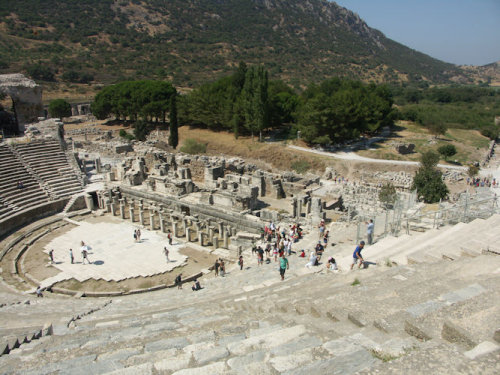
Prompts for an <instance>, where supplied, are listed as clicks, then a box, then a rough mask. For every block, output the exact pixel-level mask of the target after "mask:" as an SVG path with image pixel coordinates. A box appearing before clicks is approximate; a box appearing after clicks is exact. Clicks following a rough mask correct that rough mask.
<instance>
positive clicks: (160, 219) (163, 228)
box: [158, 212, 165, 233]
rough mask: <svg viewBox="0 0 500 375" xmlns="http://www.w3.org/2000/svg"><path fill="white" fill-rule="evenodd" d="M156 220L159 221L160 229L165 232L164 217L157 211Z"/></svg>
mask: <svg viewBox="0 0 500 375" xmlns="http://www.w3.org/2000/svg"><path fill="white" fill-rule="evenodd" d="M158 220H159V221H160V231H161V232H162V233H165V218H164V217H163V214H162V213H161V212H158Z"/></svg>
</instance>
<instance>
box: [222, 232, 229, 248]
mask: <svg viewBox="0 0 500 375" xmlns="http://www.w3.org/2000/svg"><path fill="white" fill-rule="evenodd" d="M223 241H224V244H223V246H222V247H223V248H224V249H227V248H228V247H229V233H227V231H226V230H225V231H224V234H223Z"/></svg>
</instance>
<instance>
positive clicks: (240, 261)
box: [238, 255, 243, 271]
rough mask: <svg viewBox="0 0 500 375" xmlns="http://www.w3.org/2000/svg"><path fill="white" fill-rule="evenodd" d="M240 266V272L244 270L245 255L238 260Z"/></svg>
mask: <svg viewBox="0 0 500 375" xmlns="http://www.w3.org/2000/svg"><path fill="white" fill-rule="evenodd" d="M238 265H239V266H240V271H241V270H242V269H243V255H240V259H238Z"/></svg>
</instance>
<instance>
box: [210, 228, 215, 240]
mask: <svg viewBox="0 0 500 375" xmlns="http://www.w3.org/2000/svg"><path fill="white" fill-rule="evenodd" d="M214 232H215V228H214V227H209V228H208V240H209V241H210V242H211V243H214Z"/></svg>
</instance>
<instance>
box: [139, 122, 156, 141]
mask: <svg viewBox="0 0 500 375" xmlns="http://www.w3.org/2000/svg"><path fill="white" fill-rule="evenodd" d="M151 130H153V127H152V125H151V124H148V123H147V122H146V121H144V120H138V121H136V122H135V124H134V137H135V139H137V140H139V141H145V140H146V137H147V136H148V134H149V133H151Z"/></svg>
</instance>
